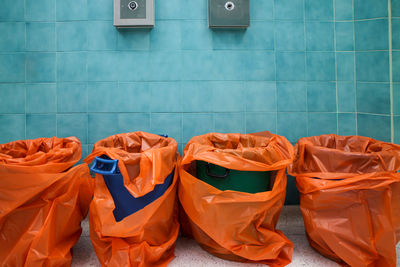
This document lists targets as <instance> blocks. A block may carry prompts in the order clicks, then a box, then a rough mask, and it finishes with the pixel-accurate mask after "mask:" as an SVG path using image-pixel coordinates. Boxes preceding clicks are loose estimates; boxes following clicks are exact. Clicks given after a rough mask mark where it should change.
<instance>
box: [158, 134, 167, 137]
mask: <svg viewBox="0 0 400 267" xmlns="http://www.w3.org/2000/svg"><path fill="white" fill-rule="evenodd" d="M159 136H161V137H165V138H168V134H159Z"/></svg>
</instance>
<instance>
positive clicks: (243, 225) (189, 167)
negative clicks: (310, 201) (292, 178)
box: [179, 132, 293, 266]
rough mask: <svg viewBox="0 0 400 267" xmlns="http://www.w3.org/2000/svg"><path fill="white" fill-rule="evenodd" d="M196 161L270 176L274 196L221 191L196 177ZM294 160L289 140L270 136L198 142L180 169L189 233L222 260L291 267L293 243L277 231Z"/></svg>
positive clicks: (200, 139) (213, 135)
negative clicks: (288, 168) (290, 165)
mask: <svg viewBox="0 0 400 267" xmlns="http://www.w3.org/2000/svg"><path fill="white" fill-rule="evenodd" d="M256 135H258V136H256ZM197 160H201V161H206V162H210V163H213V164H217V165H219V166H223V167H225V168H229V169H235V170H241V171H271V172H272V175H271V176H272V177H273V183H272V184H273V187H272V191H267V192H261V193H256V194H249V193H244V192H237V191H229V190H228V191H220V190H218V189H216V188H215V187H213V186H211V185H209V184H207V183H204V182H203V181H201V180H199V179H197V178H196V177H194V176H193V175H192V173H195V170H194V166H195V161H197ZM292 160H293V147H292V145H291V144H290V143H289V141H287V140H286V138H284V137H281V136H278V135H273V134H271V133H269V132H264V133H259V134H254V135H242V134H219V133H210V134H206V135H202V136H197V137H193V138H192V139H191V140H190V141H189V143H188V144H187V145H186V148H185V155H184V157H183V159H182V164H181V166H180V169H179V175H180V184H179V200H180V203H181V205H182V208H183V209H182V214H181V219H182V220H181V223H182V227H183V230H184V233H185V234H187V235H189V236H193V237H194V238H195V239H196V240H197V242H198V243H199V244H200V245H201V246H202V247H203V248H204V249H205V250H207V251H208V252H210V253H212V254H213V255H215V256H217V257H220V258H224V259H228V260H234V261H242V262H259V263H265V264H268V265H270V266H285V265H287V264H289V263H290V262H291V259H292V252H293V243H292V242H291V241H290V240H289V239H287V238H286V237H285V236H284V235H283V233H282V232H281V231H279V230H277V229H276V228H275V227H276V224H277V222H278V218H279V215H280V212H281V210H282V207H283V204H284V201H285V194H286V173H285V168H286V166H288V165H289V164H290V163H291V162H292Z"/></svg>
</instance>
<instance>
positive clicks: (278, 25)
mask: <svg viewBox="0 0 400 267" xmlns="http://www.w3.org/2000/svg"><path fill="white" fill-rule="evenodd" d="M275 44H276V50H280V51H291V50H293V51H304V49H305V43H304V22H302V21H276V22H275Z"/></svg>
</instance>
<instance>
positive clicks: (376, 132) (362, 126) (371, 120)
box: [357, 114, 391, 142]
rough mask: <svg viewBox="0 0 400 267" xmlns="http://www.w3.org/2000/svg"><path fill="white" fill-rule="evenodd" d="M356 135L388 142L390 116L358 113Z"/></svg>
mask: <svg viewBox="0 0 400 267" xmlns="http://www.w3.org/2000/svg"><path fill="white" fill-rule="evenodd" d="M357 126H358V135H361V136H367V137H370V138H374V139H377V140H380V141H384V142H390V139H391V137H390V116H383V115H371V114H358V115H357Z"/></svg>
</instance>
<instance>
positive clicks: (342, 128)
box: [338, 113, 357, 135]
mask: <svg viewBox="0 0 400 267" xmlns="http://www.w3.org/2000/svg"><path fill="white" fill-rule="evenodd" d="M356 125H357V122H356V114H355V113H339V114H338V127H339V128H338V134H339V135H357V127H356Z"/></svg>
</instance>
